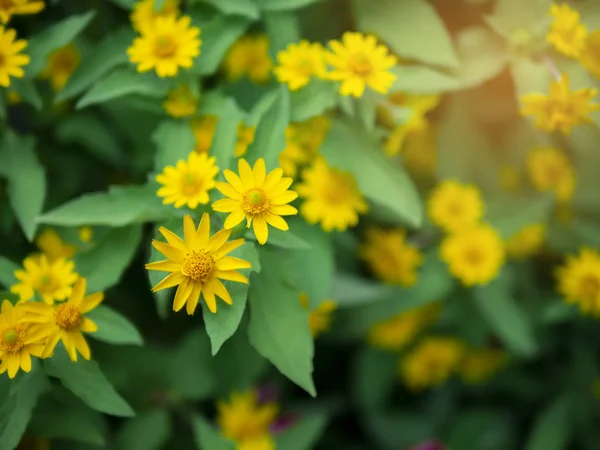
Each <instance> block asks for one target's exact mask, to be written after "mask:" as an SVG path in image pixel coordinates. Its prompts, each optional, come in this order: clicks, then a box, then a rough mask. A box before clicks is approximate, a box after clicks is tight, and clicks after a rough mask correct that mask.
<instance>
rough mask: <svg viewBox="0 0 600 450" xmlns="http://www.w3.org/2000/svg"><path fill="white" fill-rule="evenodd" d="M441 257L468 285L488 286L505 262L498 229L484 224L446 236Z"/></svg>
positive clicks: (457, 276) (454, 273)
mask: <svg viewBox="0 0 600 450" xmlns="http://www.w3.org/2000/svg"><path fill="white" fill-rule="evenodd" d="M440 256H441V257H442V259H443V260H444V261H445V262H446V263H447V264H448V269H449V270H450V273H451V274H452V275H454V276H455V277H456V278H458V279H459V280H460V281H462V283H463V284H464V285H465V286H473V285H476V284H479V285H485V284H487V283H488V282H490V281H491V280H493V279H494V278H496V276H497V275H498V272H499V271H500V268H501V267H502V264H503V263H504V246H503V244H502V239H501V238H500V236H499V235H498V233H497V232H496V230H494V229H493V228H492V227H490V226H489V225H485V224H481V225H476V226H474V227H472V228H466V229H465V230H462V231H460V232H456V233H454V234H451V235H448V236H447V237H445V238H444V240H443V241H442V244H441V245H440Z"/></svg>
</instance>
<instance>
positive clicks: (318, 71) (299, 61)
mask: <svg viewBox="0 0 600 450" xmlns="http://www.w3.org/2000/svg"><path fill="white" fill-rule="evenodd" d="M277 62H278V63H279V65H278V66H277V67H275V69H274V72H275V76H276V77H277V80H278V81H279V82H280V83H287V85H288V87H289V89H290V90H291V91H297V90H299V89H301V88H303V87H304V86H306V85H307V84H308V83H309V82H310V79H311V78H312V77H316V78H325V76H326V75H327V67H326V65H325V49H324V48H323V46H322V45H321V44H318V43H314V44H311V43H310V42H308V41H305V40H303V41H300V42H299V43H298V44H290V45H288V46H287V48H286V49H285V50H282V51H280V52H279V53H278V54H277Z"/></svg>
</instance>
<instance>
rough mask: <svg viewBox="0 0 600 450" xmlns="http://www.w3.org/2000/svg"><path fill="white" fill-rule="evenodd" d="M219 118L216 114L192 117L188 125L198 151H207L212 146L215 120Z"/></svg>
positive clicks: (215, 126)
mask: <svg viewBox="0 0 600 450" xmlns="http://www.w3.org/2000/svg"><path fill="white" fill-rule="evenodd" d="M218 121H219V118H218V117H216V116H202V117H200V118H198V119H192V121H191V122H190V126H191V127H192V133H194V138H195V140H196V147H195V148H194V150H196V151H197V152H198V153H208V151H209V150H210V147H211V146H212V142H213V138H214V137H215V130H216V129H217V122H218Z"/></svg>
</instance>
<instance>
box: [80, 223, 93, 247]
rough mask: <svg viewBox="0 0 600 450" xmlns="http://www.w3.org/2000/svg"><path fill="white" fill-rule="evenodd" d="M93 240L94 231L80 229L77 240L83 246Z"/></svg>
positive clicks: (84, 228) (86, 228)
mask: <svg viewBox="0 0 600 450" xmlns="http://www.w3.org/2000/svg"><path fill="white" fill-rule="evenodd" d="M93 238H94V230H92V229H91V228H90V227H81V228H80V229H79V240H80V241H81V242H83V243H84V244H89V243H90V242H92V239H93Z"/></svg>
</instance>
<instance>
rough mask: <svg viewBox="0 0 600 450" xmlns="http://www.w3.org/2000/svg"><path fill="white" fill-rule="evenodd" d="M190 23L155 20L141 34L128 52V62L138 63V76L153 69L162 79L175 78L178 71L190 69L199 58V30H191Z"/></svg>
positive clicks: (162, 18) (194, 28) (188, 19)
mask: <svg viewBox="0 0 600 450" xmlns="http://www.w3.org/2000/svg"><path fill="white" fill-rule="evenodd" d="M190 24H191V19H190V17H188V16H183V17H181V18H180V19H177V18H176V17H175V16H167V17H158V18H157V19H156V20H154V21H153V22H152V24H151V25H150V26H148V27H147V28H145V29H144V30H142V35H141V36H140V37H138V38H136V39H134V41H133V45H132V46H131V47H129V48H128V49H127V54H128V55H129V60H130V61H131V62H132V63H137V65H138V66H137V71H138V72H147V71H149V70H152V69H154V70H155V71H156V74H157V75H158V76H159V77H161V78H163V77H174V76H175V75H177V73H178V72H179V68H180V67H183V68H186V69H189V68H190V67H192V65H193V64H194V58H195V57H196V56H198V55H199V54H200V45H201V44H202V41H201V40H200V38H199V36H200V28H197V27H192V26H190Z"/></svg>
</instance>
